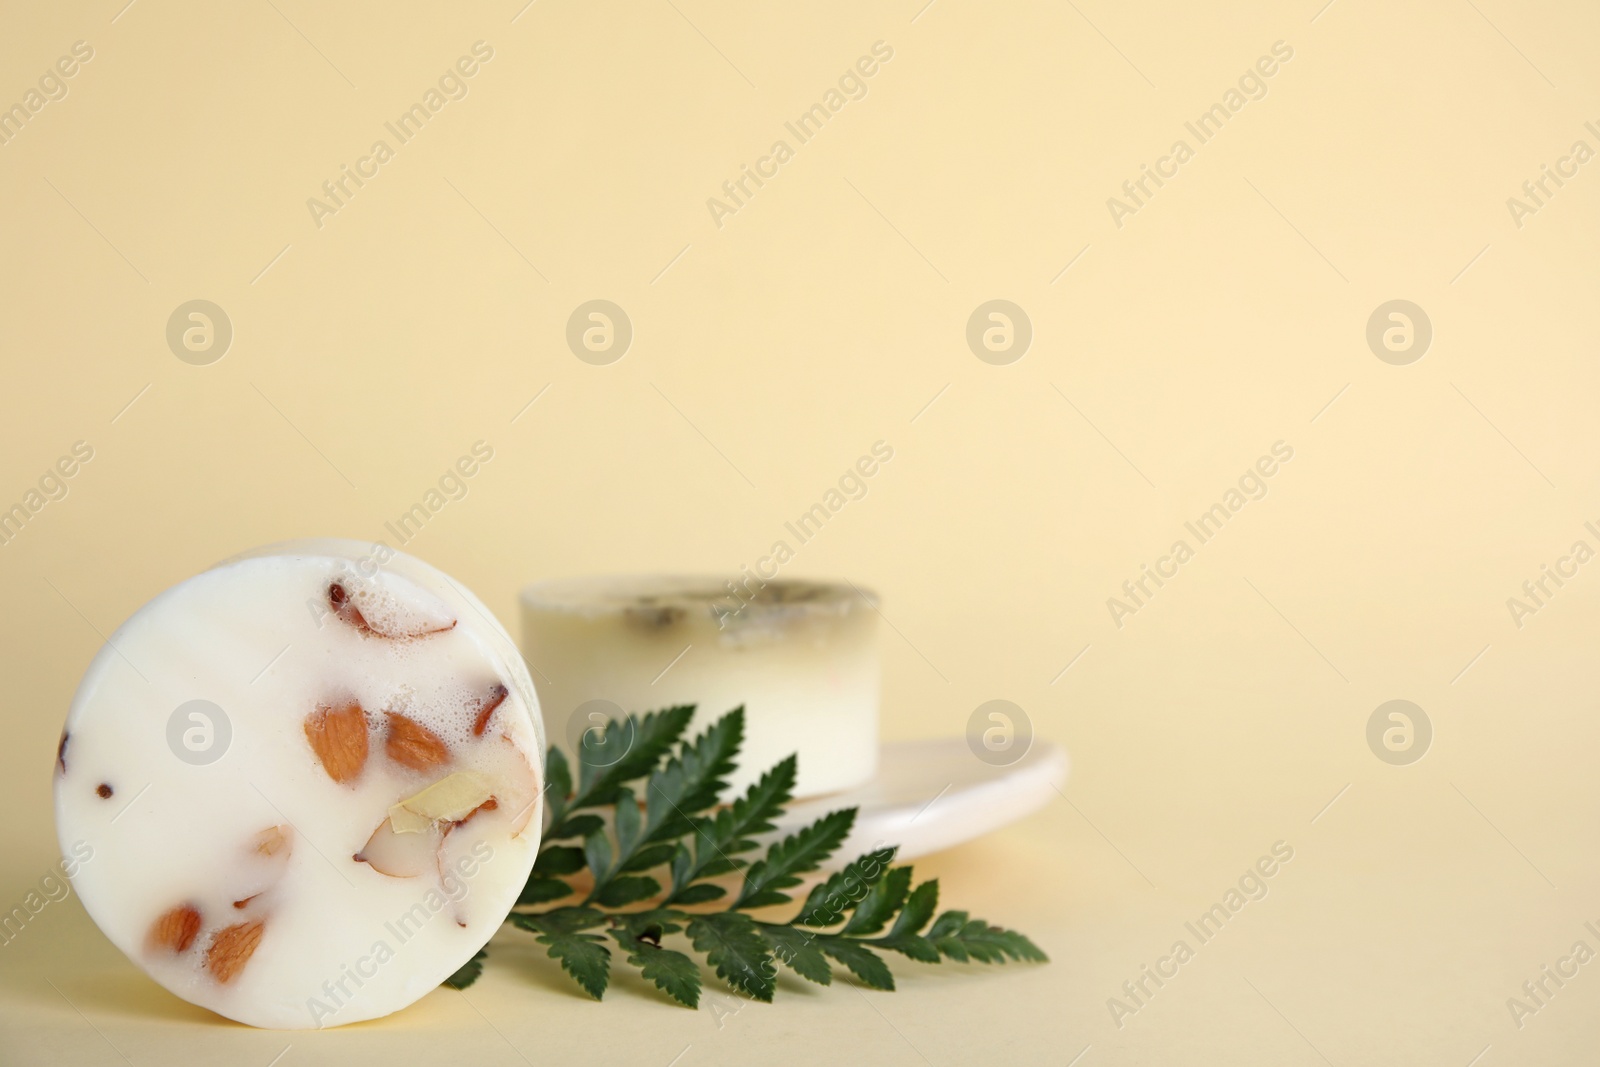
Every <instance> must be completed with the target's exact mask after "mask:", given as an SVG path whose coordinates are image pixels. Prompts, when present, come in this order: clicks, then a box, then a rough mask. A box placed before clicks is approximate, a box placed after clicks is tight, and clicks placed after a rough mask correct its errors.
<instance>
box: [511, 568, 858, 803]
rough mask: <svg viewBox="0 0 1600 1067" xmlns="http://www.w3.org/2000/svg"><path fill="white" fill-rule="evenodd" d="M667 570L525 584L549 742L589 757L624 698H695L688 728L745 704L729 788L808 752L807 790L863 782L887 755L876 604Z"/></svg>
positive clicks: (801, 786) (526, 623)
mask: <svg viewBox="0 0 1600 1067" xmlns="http://www.w3.org/2000/svg"><path fill="white" fill-rule="evenodd" d="M759 582H760V580H759V579H755V578H751V579H749V580H748V581H747V582H746V583H745V584H744V585H736V584H735V583H732V582H724V581H720V580H718V579H715V578H705V577H683V576H668V575H651V576H629V577H622V576H614V577H600V578H579V579H563V580H558V581H549V582H541V583H538V584H535V585H531V586H529V587H527V588H526V589H524V590H523V593H522V647H523V652H524V653H525V654H526V655H527V657H528V661H529V663H530V664H531V665H532V666H533V668H534V672H535V674H536V675H537V679H536V681H535V685H537V686H538V689H539V703H540V706H541V707H542V708H543V709H544V718H545V729H546V731H547V732H548V734H549V736H550V740H551V743H552V744H555V745H556V746H557V747H560V748H562V749H563V750H564V751H566V752H567V753H568V754H569V755H570V756H572V757H573V758H575V759H579V760H582V759H583V752H582V746H583V737H584V734H585V732H586V731H588V730H591V729H593V728H595V727H597V726H600V725H602V724H603V723H604V721H605V719H606V718H607V717H609V716H610V715H614V714H616V709H618V708H620V709H621V710H622V711H627V712H644V711H653V710H656V709H658V708H663V707H669V706H671V705H674V704H694V705H696V711H695V717H694V721H693V722H692V723H691V725H690V730H691V732H693V731H698V730H701V729H703V728H704V727H705V726H707V725H709V724H710V723H711V722H712V721H714V720H715V719H717V718H719V717H721V716H722V715H723V714H724V713H726V712H728V711H730V710H732V709H733V708H735V707H738V706H739V705H741V704H742V705H744V708H745V742H744V747H743V749H742V751H741V753H740V756H739V766H738V770H737V771H736V772H735V773H734V775H733V776H732V777H731V779H730V786H729V792H730V795H732V794H735V793H737V792H739V791H741V790H743V789H744V788H745V787H746V786H748V785H749V784H750V783H752V782H754V781H755V780H756V779H757V778H759V777H760V776H761V775H762V773H764V772H765V771H766V770H767V769H768V768H770V767H771V766H772V765H773V764H775V763H777V762H778V761H779V760H781V759H783V758H784V757H785V756H788V755H790V754H791V753H799V755H800V771H799V780H798V782H797V784H796V790H795V792H796V795H797V796H814V795H817V794H820V793H829V792H833V791H835V790H839V789H849V788H851V787H853V786H857V785H860V784H861V783H863V782H865V781H867V780H868V779H869V778H871V777H872V775H873V773H874V772H875V771H876V769H877V762H878V689H879V667H878V655H877V648H876V630H877V627H876V623H877V614H878V613H877V603H876V600H875V598H874V597H873V595H872V594H871V593H868V592H864V591H861V590H858V589H857V587H855V586H852V585H836V584H831V583H823V582H812V581H802V580H783V581H778V580H772V581H768V582H766V583H765V584H759Z"/></svg>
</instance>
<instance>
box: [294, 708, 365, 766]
mask: <svg viewBox="0 0 1600 1067" xmlns="http://www.w3.org/2000/svg"><path fill="white" fill-rule="evenodd" d="M305 731H306V740H307V741H308V742H310V744H311V751H312V752H314V753H316V757H317V761H318V762H319V763H321V764H322V769H323V770H325V771H327V772H328V777H329V778H332V779H333V780H334V781H336V782H348V781H351V780H352V779H354V778H355V777H356V776H357V775H358V774H360V773H361V769H362V768H363V767H365V766H366V765H367V714H366V712H364V711H362V710H361V705H360V704H357V703H354V702H347V703H344V704H341V705H339V706H338V707H330V706H329V705H327V704H321V705H319V706H318V707H317V710H316V711H313V712H312V713H311V714H310V715H307V716H306V722H305Z"/></svg>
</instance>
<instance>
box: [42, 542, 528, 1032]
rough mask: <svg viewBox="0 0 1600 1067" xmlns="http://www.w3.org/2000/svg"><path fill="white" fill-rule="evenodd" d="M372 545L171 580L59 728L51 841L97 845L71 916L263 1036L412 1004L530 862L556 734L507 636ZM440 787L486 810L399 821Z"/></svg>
mask: <svg viewBox="0 0 1600 1067" xmlns="http://www.w3.org/2000/svg"><path fill="white" fill-rule="evenodd" d="M369 551H370V550H368V549H367V548H366V547H365V546H362V545H359V544H356V543H352V542H337V541H318V542H305V543H296V544H291V545H286V546H275V547H273V548H269V549H265V550H260V552H259V553H257V554H251V555H250V556H247V557H243V558H239V559H237V560H234V561H229V562H227V563H224V564H221V565H219V566H218V567H216V568H214V569H212V570H209V571H206V572H204V573H202V574H200V575H198V576H196V577H194V578H191V579H189V580H188V581H186V582H183V583H181V584H179V585H177V586H175V587H173V588H172V589H169V590H167V591H166V592H165V593H163V594H161V595H160V596H158V597H157V598H156V599H155V600H153V601H151V602H150V603H149V604H147V605H146V606H145V607H144V608H142V609H140V611H139V612H137V613H136V614H135V615H134V616H133V617H132V618H131V619H129V620H128V621H127V622H126V623H125V624H124V625H123V626H122V627H121V628H119V629H118V630H117V632H116V633H115V634H114V635H112V637H111V639H110V641H109V642H108V644H107V647H106V648H104V649H102V651H101V652H100V654H99V655H98V656H97V657H96V658H95V660H94V662H93V663H92V664H91V666H90V668H89V670H88V672H87V673H86V675H85V677H84V679H83V682H82V684H81V686H80V688H79V690H78V693H77V696H76V697H75V698H74V701H73V704H72V709H71V712H70V714H69V716H68V720H67V728H66V736H65V738H64V741H63V748H62V753H61V759H60V760H59V761H58V765H57V768H56V814H57V827H58V832H59V835H60V840H61V846H62V849H63V852H64V854H67V855H75V856H83V855H84V852H85V851H86V850H88V852H89V854H88V858H86V859H84V860H83V861H82V862H81V863H80V864H79V866H78V870H77V872H76V874H75V876H74V886H75V888H76V889H77V891H78V894H79V896H80V898H81V899H82V901H83V903H84V906H85V908H87V909H88V911H89V914H90V915H91V917H92V918H93V919H94V920H95V922H96V923H97V924H98V925H99V926H100V928H101V929H102V930H103V931H104V932H105V933H106V935H107V936H108V937H110V938H111V940H112V941H113V942H115V943H116V945H117V946H118V948H120V949H121V950H122V951H123V952H124V953H126V954H127V955H128V957H129V958H130V959H131V960H133V961H134V962H135V963H136V964H138V965H139V966H140V967H141V968H143V969H144V970H145V971H146V972H147V973H149V974H150V976H151V977H153V978H154V979H155V980H156V981H158V982H159V983H161V984H162V985H163V986H165V987H166V988H168V989H169V990H171V991H172V992H174V993H176V994H177V995H178V996H181V997H183V998H184V999H186V1000H189V1001H192V1002H194V1003H196V1004H199V1005H202V1006H204V1007H206V1008H210V1009H211V1010H213V1011H216V1012H218V1013H220V1014H222V1015H226V1016H228V1017H230V1018H233V1019H237V1020H239V1021H241V1022H246V1023H250V1024H252V1025H256V1026H264V1027H273V1028H306V1027H315V1026H332V1025H343V1024H345V1023H350V1022H356V1021H360V1020H362V1019H370V1018H374V1017H377V1016H382V1015H386V1014H388V1013H390V1012H392V1011H395V1010H397V1009H399V1008H402V1007H404V1006H406V1005H407V1004H410V1003H412V1002H413V1001H415V1000H416V999H418V998H419V997H421V996H423V995H425V994H426V993H427V992H428V991H430V990H432V989H434V988H436V987H437V986H438V985H439V983H440V982H441V981H442V980H443V979H444V978H446V977H448V976H449V975H450V974H451V973H452V972H454V971H455V970H456V969H457V968H458V967H460V966H461V965H462V964H463V963H465V962H466V961H467V960H468V959H469V958H470V957H471V956H472V954H473V953H474V952H475V951H476V950H477V949H478V948H479V947H481V946H482V945H483V944H484V943H485V942H487V941H488V940H489V938H490V937H491V936H492V935H493V933H494V932H495V930H496V929H497V928H498V926H499V924H500V921H501V920H502V919H503V918H504V916H505V915H506V913H507V912H508V911H509V910H510V908H511V906H512V905H513V903H514V902H515V900H516V897H517V894H518V893H519V892H520V890H521V889H522V887H523V884H524V883H525V881H526V879H527V877H528V874H529V871H530V870H531V868H532V865H533V860H534V857H535V853H536V851H537V848H538V842H539V829H540V817H541V815H542V811H541V808H540V803H539V801H540V789H541V787H542V784H543V783H542V766H541V759H540V755H541V753H542V752H543V748H544V742H543V737H542V729H541V727H540V720H539V714H538V703H537V698H536V696H535V695H534V690H533V685H532V683H531V681H530V680H529V678H528V675H527V672H526V669H525V668H524V666H523V664H522V661H521V659H520V657H519V656H518V655H517V653H516V650H515V647H514V646H513V645H512V643H511V641H510V638H509V637H508V636H507V635H506V633H505V631H504V630H503V629H502V628H501V627H500V626H499V624H498V623H497V622H495V621H494V620H493V617H492V616H491V615H489V613H488V612H487V610H486V609H484V608H483V605H482V604H481V603H480V602H478V601H477V599H476V598H475V597H473V596H472V595H471V594H470V593H468V592H466V591H465V590H464V589H462V588H461V587H460V586H458V585H457V584H456V583H454V582H453V581H451V580H450V579H449V578H448V577H447V576H445V575H444V574H442V573H441V572H439V571H437V570H435V569H434V568H432V567H430V566H428V565H426V564H423V563H421V562H420V561H417V560H415V559H411V558H409V557H404V556H399V555H398V554H395V555H393V558H390V559H388V560H387V562H386V563H385V564H384V565H383V566H382V567H381V568H379V567H376V566H374V560H373V559H372V557H371V556H370V555H369ZM335 587H337V590H338V592H335V593H330V589H333V588H335ZM341 609H342V610H341ZM196 701H203V702H208V703H204V704H196V703H193V702H196ZM319 709H327V710H326V712H325V713H326V714H329V715H332V716H334V717H335V718H336V719H337V718H338V717H339V716H343V718H342V719H340V720H339V722H342V723H343V724H344V725H345V726H346V727H348V729H347V730H346V732H345V733H344V734H342V735H338V736H339V737H340V738H342V739H343V740H344V741H345V742H346V743H347V744H346V748H347V749H349V750H353V747H354V746H355V744H356V742H357V741H358V740H364V742H365V752H364V755H363V757H362V758H361V760H360V766H359V768H358V769H357V770H355V771H354V772H351V771H350V769H349V766H348V764H351V763H353V762H354V760H353V758H349V759H347V760H346V765H343V766H342V769H341V764H340V763H339V762H338V760H337V759H335V758H334V756H332V755H329V754H328V752H329V751H331V750H327V751H323V750H319V749H318V748H317V746H316V744H314V742H313V733H314V730H313V728H312V727H311V726H309V725H308V720H311V721H313V722H314V721H316V719H315V717H316V716H318V715H319V714H323V713H324V712H319ZM196 715H198V716H199V717H198V718H196V717H195V716H196ZM339 722H336V723H334V725H339ZM358 735H360V736H359V737H358ZM324 743H328V742H324ZM341 751H344V750H341ZM346 755H347V756H348V752H346ZM462 772H471V773H470V774H462ZM341 773H342V774H343V780H336V777H338V776H339V775H340V774H341ZM453 774H462V777H461V778H460V779H458V781H463V782H469V783H474V784H476V783H489V786H488V787H486V788H489V787H492V790H493V795H492V797H490V798H487V799H486V798H483V797H479V796H477V795H473V796H470V797H469V798H468V799H469V801H470V804H471V810H470V813H469V814H470V817H466V818H464V820H461V821H457V818H455V817H452V818H449V819H436V820H433V821H432V822H428V823H426V825H428V827H429V828H428V829H427V830H426V831H424V832H418V833H411V834H399V833H393V832H392V831H391V829H390V827H391V824H390V823H389V821H388V820H389V819H390V814H389V813H390V808H391V806H393V805H395V804H397V803H400V802H402V801H404V800H406V799H407V798H408V797H412V796H414V795H416V794H417V793H419V792H420V791H421V790H423V789H425V788H426V787H428V786H429V785H431V784H433V783H436V782H438V781H440V780H442V779H445V778H448V777H449V776H450V775H453ZM459 814H460V813H456V815H459ZM395 825H398V824H395ZM379 830H382V831H383V833H382V834H381V835H379V836H375V831H379ZM380 867H381V868H384V869H386V870H387V871H388V873H384V871H383V870H380ZM257 924H259V925H257ZM240 957H242V959H241V958H240Z"/></svg>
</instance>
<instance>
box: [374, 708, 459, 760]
mask: <svg viewBox="0 0 1600 1067" xmlns="http://www.w3.org/2000/svg"><path fill="white" fill-rule="evenodd" d="M383 717H384V719H385V720H386V721H387V722H388V724H389V736H388V739H387V740H385V741H384V743H383V750H384V752H386V753H387V754H388V756H389V758H390V759H392V760H394V761H395V762H396V763H398V764H401V765H402V766H406V767H410V768H411V769H412V770H414V771H426V770H431V769H433V768H434V767H442V766H443V765H444V764H446V763H449V762H450V748H449V746H447V745H446V744H445V743H444V741H443V740H442V739H441V738H440V737H439V735H438V734H436V733H434V732H433V731H432V730H430V729H428V728H427V727H426V726H424V725H422V724H421V723H419V722H417V721H416V720H415V719H413V718H411V717H409V716H406V715H401V714H400V713H399V712H396V711H389V712H385V713H384V716H383Z"/></svg>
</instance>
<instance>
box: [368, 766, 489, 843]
mask: <svg viewBox="0 0 1600 1067" xmlns="http://www.w3.org/2000/svg"><path fill="white" fill-rule="evenodd" d="M492 796H494V781H493V780H492V779H491V778H490V777H489V776H488V775H486V774H481V773H479V772H477V771H457V772H456V773H454V774H452V775H450V776H448V777H446V778H441V779H440V780H439V781H437V782H435V783H433V784H432V785H430V786H429V787H428V788H426V789H424V790H423V791H422V792H420V793H417V794H416V795H415V796H410V797H407V798H406V799H405V800H402V801H401V802H400V803H398V804H396V805H395V806H394V807H392V808H390V809H389V821H390V822H391V823H392V824H393V825H394V828H395V831H396V832H397V833H414V832H416V831H418V830H425V829H427V827H428V826H429V825H430V824H431V823H435V822H455V821H457V820H459V819H465V818H466V817H467V816H468V815H471V814H472V813H473V812H474V811H476V810H477V809H478V807H479V806H480V805H481V804H483V802H484V801H486V800H488V799H489V798H490V797H492ZM402 824H403V825H402Z"/></svg>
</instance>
